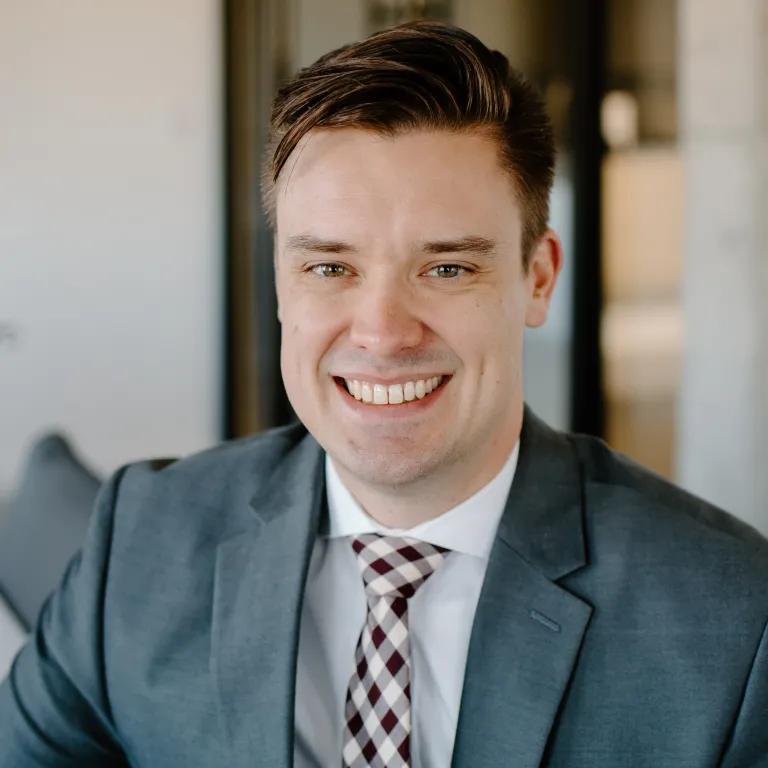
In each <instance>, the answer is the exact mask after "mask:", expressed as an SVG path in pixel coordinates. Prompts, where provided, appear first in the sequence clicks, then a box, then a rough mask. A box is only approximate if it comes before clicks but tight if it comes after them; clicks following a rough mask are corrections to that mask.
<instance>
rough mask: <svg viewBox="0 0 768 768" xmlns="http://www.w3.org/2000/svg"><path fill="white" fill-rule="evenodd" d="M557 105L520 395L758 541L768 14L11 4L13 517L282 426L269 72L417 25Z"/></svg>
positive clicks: (679, 8)
mask: <svg viewBox="0 0 768 768" xmlns="http://www.w3.org/2000/svg"><path fill="white" fill-rule="evenodd" d="M419 17H429V18H437V19H442V20H445V21H450V22H454V23H456V24H458V25H460V26H463V27H465V28H467V29H468V30H470V31H472V32H474V33H475V34H477V35H478V36H479V37H480V38H481V39H482V40H483V41H484V42H485V43H487V44H488V45H489V46H491V47H493V48H497V49H499V50H501V51H503V52H504V53H505V54H506V55H507V56H508V57H509V59H510V60H511V62H512V63H513V65H515V66H516V67H518V68H519V69H521V70H522V71H523V72H525V73H526V74H527V75H528V76H529V77H530V78H531V79H532V80H533V81H534V82H535V83H536V84H537V85H538V86H539V87H540V89H541V91H542V93H543V94H544V95H545V97H546V100H547V103H548V105H549V109H550V113H551V115H552V118H553V121H554V124H555V129H556V133H557V141H558V146H559V165H558V172H557V182H556V185H555V190H554V196H553V211H552V224H553V226H554V227H555V228H556V229H557V230H558V231H559V232H560V234H561V236H562V238H563V241H564V244H565V251H566V268H565V271H564V274H563V278H562V282H561V284H560V286H559V288H558V291H557V293H556V297H555V301H554V305H553V308H552V316H551V320H550V321H549V323H548V324H547V326H545V327H544V328H543V329H540V330H538V331H535V332H533V333H531V334H530V336H529V337H528V340H527V348H526V363H525V376H526V395H527V400H528V402H529V403H530V404H531V405H532V406H533V407H534V409H535V410H536V411H538V412H539V414H540V415H541V416H542V417H544V418H545V419H546V420H548V421H549V422H550V423H551V424H553V425H554V426H557V427H561V428H570V429H575V430H578V431H583V432H590V433H592V434H596V435H599V436H601V437H603V438H605V439H606V440H607V441H608V442H609V443H610V444H611V445H612V446H613V447H615V448H617V449H619V450H621V451H624V452H625V453H627V454H628V455H629V456H631V457H632V458H634V459H636V460H638V461H640V462H641V463H643V464H645V465H647V466H649V467H650V468H652V469H653V470H655V471H656V472H659V473H660V474H662V475H665V476H667V477H669V478H671V479H673V480H675V481H676V482H678V483H680V484H681V485H683V486H684V487H686V488H687V489H689V490H691V491H693V492H695V493H697V494H699V495H702V496H704V497H705V498H707V499H709V500H710V501H713V502H714V503H716V504H718V505H721V506H723V507H725V508H726V509H728V510H730V511H732V512H733V513H735V514H737V515H739V516H740V517H742V518H743V519H745V520H747V521H749V522H751V523H752V524H753V525H755V526H757V527H758V528H760V529H762V530H763V531H764V532H768V471H767V470H766V469H765V468H764V466H765V465H766V464H767V463H768V339H767V338H766V335H767V334H768V303H767V302H766V301H765V298H766V295H767V294H768V230H767V229H766V227H768V225H767V224H766V221H768V215H767V214H768V2H766V0H729V2H728V3H724V2H722V1H721V0H110V2H93V0H68V2H67V3H61V2H58V1H57V0H0V505H2V503H3V502H2V499H5V500H6V503H9V502H8V500H9V499H12V498H13V497H14V494H15V493H17V492H18V489H19V487H20V484H22V479H23V477H24V476H25V472H26V471H27V469H26V462H27V461H28V460H29V459H28V457H29V455H30V450H31V449H32V446H33V444H34V443H35V441H37V440H39V439H40V438H41V437H42V436H44V435H46V434H47V433H50V432H52V431H56V432H59V433H61V434H62V435H64V436H65V437H66V438H67V440H68V441H69V445H70V446H74V449H75V450H76V452H77V455H78V457H79V458H78V460H79V461H81V462H82V463H83V464H84V465H85V466H87V467H88V468H89V470H90V472H91V473H92V474H93V475H94V476H95V477H98V478H103V477H104V476H105V475H106V474H107V473H109V472H111V471H113V470H114V469H115V468H116V467H117V466H119V465H121V464H123V463H125V462H127V461H131V460H134V459H138V458H142V457H146V456H156V455H179V454H186V453H189V452H191V451H195V450H198V449H201V448H205V447H207V446H210V445H212V444H214V443H216V442H218V441H220V440H222V439H225V438H231V437H236V436H240V435H245V434H249V433H251V432H254V431H258V430H261V429H264V428H267V427H269V426H273V425H276V424H281V423H284V422H286V421H287V420H289V419H291V417H292V414H291V411H290V407H289V405H288V403H287V401H286V398H285V394H284V391H283V389H282V385H281V383H280V375H279V363H278V348H279V327H278V325H277V319H276V315H275V301H274V293H273V285H272V277H273V276H272V264H271V246H272V244H271V238H270V234H269V232H268V229H267V227H266V222H265V221H264V218H263V216H262V213H261V210H260V203H259V190H258V179H259V164H260V160H261V154H262V149H263V144H264V136H265V130H266V124H267V120H268V116H269V107H270V102H271V99H272V97H273V95H274V92H275V89H276V87H277V85H278V83H279V82H280V81H281V80H282V79H283V78H285V77H286V76H287V75H289V74H290V73H291V72H293V71H294V70H296V69H297V68H298V67H301V66H304V65H307V64H309V63H311V62H312V61H313V60H314V59H316V58H317V57H318V56H319V55H320V54H322V53H324V52H326V51H328V50H330V49H332V48H335V47H337V46H338V45H341V44H343V43H345V42H349V41H351V40H355V39H359V38H362V37H364V36H366V35H367V34H369V33H371V32H373V31H375V30H377V29H380V28H383V27H386V26H389V25H391V24H394V23H398V22H400V21H404V20H407V19H413V18H419Z"/></svg>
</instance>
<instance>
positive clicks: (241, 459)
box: [120, 423, 307, 499]
mask: <svg viewBox="0 0 768 768" xmlns="http://www.w3.org/2000/svg"><path fill="white" fill-rule="evenodd" d="M306 436H307V431H306V428H305V427H304V426H303V425H302V424H298V423H297V424H290V425H288V426H284V427H277V428H274V429H270V430H266V431H264V432H260V433H259V434H256V435H251V436H249V437H245V438H240V439H236V440H229V441H226V442H223V443H220V444H219V445H216V446H214V447H212V448H208V449H206V450H203V451H199V452H197V453H194V454H191V455H189V456H186V457H183V458H154V459H148V460H145V461H139V462H135V463H133V464H130V465H129V466H128V467H126V468H125V470H124V475H123V479H122V482H121V483H120V486H121V487H120V495H121V496H122V497H125V496H128V497H136V496H138V497H143V496H146V495H147V494H150V495H152V494H155V493H158V492H169V493H173V494H174V495H176V496H179V495H182V496H184V497H187V498H198V499H200V498H204V497H206V496H211V495H215V494H216V493H222V494H226V495H231V494H232V493H233V491H236V489H237V488H243V489H247V490H248V491H249V492H253V490H254V489H255V488H257V487H258V485H259V483H260V482H261V481H263V480H266V479H268V478H269V477H270V476H271V475H272V473H273V471H274V470H275V469H276V468H277V466H278V465H279V464H280V463H281V461H282V460H283V459H284V458H285V456H287V455H288V454H289V453H290V452H291V451H292V450H293V449H294V448H295V447H296V446H297V445H298V444H299V443H301V441H302V440H303V439H304V438H305V437H306Z"/></svg>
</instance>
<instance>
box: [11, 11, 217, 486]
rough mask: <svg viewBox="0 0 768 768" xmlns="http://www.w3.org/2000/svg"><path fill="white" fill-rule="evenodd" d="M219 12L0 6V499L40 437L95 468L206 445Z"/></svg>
mask: <svg viewBox="0 0 768 768" xmlns="http://www.w3.org/2000/svg"><path fill="white" fill-rule="evenodd" d="M219 6H220V3H219V2H217V0H110V1H109V2H96V1H95V0H67V2H66V3H64V2H60V0H0V327H2V326H5V327H6V329H7V328H8V327H9V326H10V327H12V328H13V329H14V330H13V333H12V334H9V333H7V332H6V334H5V336H3V334H2V333H0V495H2V494H3V492H4V491H7V490H9V489H10V488H11V487H12V485H13V484H14V483H15V482H16V481H17V479H18V472H19V470H20V466H21V461H22V458H23V456H24V453H25V452H26V450H27V448H28V444H29V441H30V440H31V439H32V438H33V436H35V435H37V434H39V433H40V432H41V431H42V430H44V429H46V428H48V427H51V426H60V427H62V428H65V429H67V430H68V431H69V432H71V434H72V436H73V437H74V439H75V441H76V443H77V445H78V447H79V448H80V449H81V452H82V453H83V454H84V455H85V457H86V458H87V459H89V460H90V461H91V462H93V464H94V465H95V466H97V467H98V468H99V469H100V470H102V471H105V472H106V471H110V470H112V469H113V468H115V467H116V466H117V465H119V464H121V463H123V462H125V461H128V460H131V459H134V458H138V457H142V456H145V455H157V454H162V455H167V454H174V455H175V454H183V453H187V452H190V451H193V450H196V449H198V448H202V447H204V446H207V445H209V444H211V443H212V442H214V441H215V440H216V438H217V436H218V429H219V392H220V370H221V365H220V346H221V344H220V340H221V314H222V313H221V298H220V295H221V274H222V267H221V260H222V248H223V245H222V243H223V240H222V213H221V208H222V206H221V202H220V201H221V190H222V178H221V176H222V161H221V141H222V137H221V133H222V126H221V115H222V109H221V91H222V88H221V44H220V39H221V32H220V26H221V22H220V17H219V16H220V14H219ZM13 336H15V339H14V338H13ZM9 337H10V338H9Z"/></svg>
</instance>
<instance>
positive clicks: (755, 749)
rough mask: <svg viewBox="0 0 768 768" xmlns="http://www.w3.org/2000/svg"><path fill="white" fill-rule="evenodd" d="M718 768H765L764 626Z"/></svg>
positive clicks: (767, 635) (767, 651)
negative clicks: (731, 730) (719, 767)
mask: <svg viewBox="0 0 768 768" xmlns="http://www.w3.org/2000/svg"><path fill="white" fill-rule="evenodd" d="M720 765H721V768H768V624H766V626H765V628H764V630H763V637H762V640H761V641H760V646H759V647H758V650H757V653H756V654H755V659H754V661H753V664H752V669H751V672H750V675H749V678H748V680H747V685H746V688H745V691H744V697H743V699H742V702H741V707H740V709H739V713H738V716H737V718H736V722H735V724H734V727H733V732H732V734H731V738H730V740H729V743H728V747H727V749H726V750H725V755H724V756H723V760H722V762H721V764H720Z"/></svg>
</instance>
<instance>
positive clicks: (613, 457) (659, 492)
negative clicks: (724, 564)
mask: <svg viewBox="0 0 768 768" xmlns="http://www.w3.org/2000/svg"><path fill="white" fill-rule="evenodd" d="M568 438H569V440H570V441H571V443H572V444H573V446H574V448H575V450H576V453H577V455H578V457H579V461H580V464H581V467H582V473H583V477H584V482H585V488H586V492H587V494H589V493H590V489H591V490H592V495H593V497H596V498H598V499H603V500H605V499H608V498H612V499H614V500H617V499H619V498H621V499H622V500H623V501H624V502H625V504H622V505H618V504H617V505H614V506H613V509H614V510H616V508H618V507H619V506H620V507H622V508H623V509H630V510H632V511H633V513H634V514H641V513H642V512H645V513H646V514H648V515H650V516H652V517H653V518H654V519H655V520H656V521H657V522H659V523H661V524H662V525H663V524H664V523H665V522H666V523H669V524H670V525H673V526H675V527H678V528H681V529H682V530H686V529H687V530H690V532H691V535H695V536H697V537H700V538H701V539H702V540H705V541H706V540H707V539H712V540H713V541H717V542H718V543H719V544H720V545H723V546H727V547H734V548H736V549H737V550H743V553H744V555H745V556H747V557H749V554H748V553H752V556H753V557H754V558H755V559H756V560H757V561H760V562H761V564H762V565H763V566H764V567H765V568H766V569H768V540H766V539H765V538H764V537H763V536H762V535H761V534H760V533H759V532H758V531H756V530H755V529H754V528H753V527H752V526H750V525H748V524H747V523H745V522H744V521H742V520H739V519H738V518H736V517H735V516H733V515H731V514H729V513H728V512H725V511H724V510H722V509H719V508H718V507H716V506H714V505H713V504H710V503H708V502H706V501H704V500H703V499H701V498H699V497H697V496H695V495H694V494H692V493H689V492H687V491H685V490H683V489H682V488H680V487H679V486H677V485H674V484H673V483H671V482H670V481H669V480H666V479H665V478H663V477H660V476H659V475H657V474H656V473H654V472H652V471H651V470H649V469H647V468H645V467H642V466H641V465H639V464H637V463H635V462H634V461H632V460H631V459H629V458H628V457H626V456H624V455H623V454H621V453H618V452H617V451H614V450H612V449H611V448H609V447H608V446H607V445H606V444H605V443H604V442H603V441H601V440H598V439H596V438H593V437H587V436H581V435H572V436H568Z"/></svg>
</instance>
